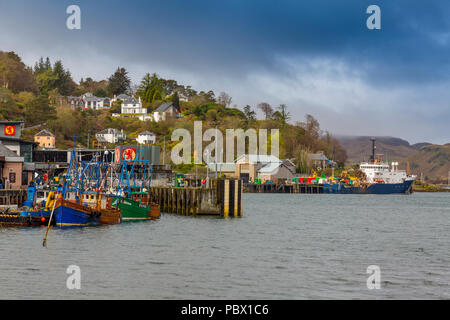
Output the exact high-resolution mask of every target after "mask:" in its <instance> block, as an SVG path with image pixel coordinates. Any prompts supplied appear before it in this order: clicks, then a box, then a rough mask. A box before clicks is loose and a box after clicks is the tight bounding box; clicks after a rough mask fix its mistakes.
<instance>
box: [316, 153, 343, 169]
mask: <svg viewBox="0 0 450 320" xmlns="http://www.w3.org/2000/svg"><path fill="white" fill-rule="evenodd" d="M309 158H310V159H311V161H312V163H313V167H314V168H317V169H318V170H322V169H325V168H336V167H337V163H336V162H334V161H332V160H330V159H328V158H327V156H326V155H325V154H324V153H323V152H318V153H310V154H309Z"/></svg>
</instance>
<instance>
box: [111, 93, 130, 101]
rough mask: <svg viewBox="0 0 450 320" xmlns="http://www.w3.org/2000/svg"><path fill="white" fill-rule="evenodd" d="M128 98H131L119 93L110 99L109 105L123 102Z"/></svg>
mask: <svg viewBox="0 0 450 320" xmlns="http://www.w3.org/2000/svg"><path fill="white" fill-rule="evenodd" d="M129 98H131V97H130V96H129V95H127V94H125V93H121V94H119V95H118V96H116V95H114V98H112V99H111V103H113V102H116V101H117V100H121V101H125V100H127V99H129Z"/></svg>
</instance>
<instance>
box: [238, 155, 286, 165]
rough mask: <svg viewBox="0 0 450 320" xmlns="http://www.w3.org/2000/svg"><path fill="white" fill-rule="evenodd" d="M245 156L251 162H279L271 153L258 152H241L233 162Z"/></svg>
mask: <svg viewBox="0 0 450 320" xmlns="http://www.w3.org/2000/svg"><path fill="white" fill-rule="evenodd" d="M244 157H247V158H248V161H249V162H251V163H281V160H280V159H278V158H277V157H275V156H273V155H260V154H243V155H241V156H240V157H238V158H237V159H236V161H235V162H237V161H239V160H240V159H242V158H244Z"/></svg>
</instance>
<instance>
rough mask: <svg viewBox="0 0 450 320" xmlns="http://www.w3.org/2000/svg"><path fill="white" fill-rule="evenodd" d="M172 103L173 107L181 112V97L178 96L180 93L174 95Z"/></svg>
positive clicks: (171, 99)
mask: <svg viewBox="0 0 450 320" xmlns="http://www.w3.org/2000/svg"><path fill="white" fill-rule="evenodd" d="M170 101H171V102H172V103H173V106H174V107H175V108H177V110H178V111H180V97H179V96H178V92H176V91H175V92H174V94H173V95H172V96H171V97H170Z"/></svg>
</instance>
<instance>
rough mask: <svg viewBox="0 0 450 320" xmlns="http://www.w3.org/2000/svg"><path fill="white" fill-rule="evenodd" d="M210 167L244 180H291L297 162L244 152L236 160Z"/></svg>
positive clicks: (210, 165) (214, 164) (214, 170)
mask: <svg viewBox="0 0 450 320" xmlns="http://www.w3.org/2000/svg"><path fill="white" fill-rule="evenodd" d="M208 168H209V169H210V170H212V171H213V172H216V171H217V172H218V173H219V174H223V175H224V176H226V177H230V178H238V179H242V180H243V181H244V182H248V181H256V180H257V179H260V180H261V181H262V182H264V181H278V180H290V179H292V178H293V177H294V176H295V170H296V168H295V164H294V163H293V162H292V161H291V160H289V159H285V160H280V159H279V158H278V157H276V156H273V155H258V154H244V155H242V156H240V157H238V158H237V159H236V160H235V161H234V162H224V163H217V164H216V163H209V164H208Z"/></svg>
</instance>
